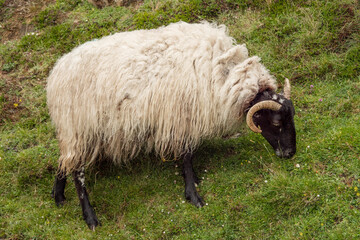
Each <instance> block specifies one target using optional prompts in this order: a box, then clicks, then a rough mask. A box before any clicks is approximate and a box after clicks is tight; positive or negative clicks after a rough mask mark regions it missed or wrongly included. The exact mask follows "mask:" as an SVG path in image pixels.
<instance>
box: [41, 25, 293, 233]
mask: <svg viewBox="0 0 360 240" xmlns="http://www.w3.org/2000/svg"><path fill="white" fill-rule="evenodd" d="M276 89H277V84H276V80H275V79H274V77H273V76H272V75H271V74H270V73H269V71H268V70H267V69H266V68H265V67H264V66H263V65H262V64H261V63H260V58H259V57H257V56H252V57H249V56H248V50H247V48H246V46H245V44H242V45H238V44H236V41H235V40H234V39H233V38H232V37H230V36H229V35H228V33H227V28H226V26H224V25H216V24H211V23H208V22H202V23H197V24H189V23H185V22H178V23H173V24H170V25H168V26H163V27H160V28H158V29H152V30H136V31H131V32H121V33H116V34H113V35H110V36H106V37H103V38H101V39H99V40H93V41H89V42H86V43H84V44H82V45H80V46H78V47H76V48H75V49H73V50H72V51H71V52H70V53H68V54H66V55H64V56H63V57H61V58H60V59H59V60H58V61H57V63H56V64H55V66H54V68H53V69H52V71H51V73H50V75H49V77H48V82H47V87H46V90H47V104H48V108H49V112H50V116H51V119H52V121H53V124H54V125H55V128H56V131H57V137H58V140H59V148H60V157H59V168H58V172H57V174H56V177H55V183H54V187H53V191H52V195H53V198H54V199H55V203H56V204H57V205H58V206H59V205H62V204H63V203H64V201H65V196H64V189H65V184H66V176H67V175H68V174H70V173H72V175H73V179H74V183H75V186H76V190H77V194H78V197H79V200H80V203H81V207H82V212H83V217H84V220H85V221H86V223H87V225H88V227H89V228H90V229H95V227H96V226H97V225H98V224H99V221H98V219H97V217H96V214H95V212H94V210H93V208H92V206H91V204H90V201H89V198H88V194H87V191H86V188H85V177H84V171H85V168H86V167H89V166H91V165H92V164H94V163H95V162H97V161H99V160H100V159H101V158H103V157H106V158H110V159H112V161H113V162H114V164H127V163H129V161H130V160H131V159H133V158H134V157H136V156H137V155H138V154H139V152H140V151H144V152H146V153H149V152H150V151H154V152H155V153H156V154H157V155H158V156H160V157H161V158H169V157H175V158H177V159H179V158H181V159H183V176H184V181H185V198H186V199H187V200H189V201H190V202H191V203H192V204H194V205H195V206H197V207H201V206H203V205H204V203H203V200H202V198H201V197H200V196H199V194H198V193H197V191H196V188H195V183H198V178H197V176H196V174H195V172H194V170H193V166H192V161H193V155H194V152H195V150H196V149H197V147H198V146H199V145H200V144H201V143H202V142H203V140H205V139H212V138H215V137H219V136H223V135H225V134H229V133H232V132H234V131H236V129H238V128H239V126H240V125H241V124H242V123H243V119H244V115H246V114H247V118H246V122H247V124H248V126H249V127H250V129H251V130H253V131H254V132H258V133H260V132H261V134H262V135H263V136H264V137H265V139H266V140H267V141H268V142H269V143H270V144H271V146H272V147H273V148H274V150H275V152H276V154H277V155H278V156H280V157H287V158H289V157H291V156H292V155H294V154H295V151H296V140H295V139H296V135H295V125H294V121H293V117H294V107H293V105H292V102H291V100H290V83H289V81H288V80H286V82H285V87H284V94H277V93H276V92H275V91H276ZM258 126H260V129H259V128H258Z"/></svg>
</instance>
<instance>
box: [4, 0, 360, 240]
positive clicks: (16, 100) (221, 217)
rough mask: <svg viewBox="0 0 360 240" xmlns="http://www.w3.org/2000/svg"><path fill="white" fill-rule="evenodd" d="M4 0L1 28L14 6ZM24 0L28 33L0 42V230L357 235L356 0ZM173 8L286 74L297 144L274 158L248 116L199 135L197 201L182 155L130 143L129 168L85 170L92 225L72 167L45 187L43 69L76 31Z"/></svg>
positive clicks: (10, 234) (88, 34) (172, 12)
mask: <svg viewBox="0 0 360 240" xmlns="http://www.w3.org/2000/svg"><path fill="white" fill-rule="evenodd" d="M0 6H2V7H5V8H7V5H6V2H4V1H0ZM1 11H2V12H3V13H6V15H4V16H5V17H1V18H0V20H1V22H0V25H1V26H2V27H1V28H0V32H2V31H3V30H4V28H6V27H8V26H10V25H11V24H13V23H12V22H11V21H12V20H11V19H12V17H14V16H13V14H16V12H15V11H11V9H10V8H9V9H5V10H1ZM32 11H33V12H34V11H35V12H36V14H35V15H34V16H32V17H31V18H30V19H27V21H28V22H30V23H31V25H32V26H33V27H34V34H28V35H25V36H22V37H19V38H15V39H13V40H11V41H8V42H3V43H2V44H1V45H0V70H1V74H0V173H1V174H0V186H1V187H0V239H359V238H360V232H359V225H360V74H359V72H360V69H359V66H360V52H359V51H360V31H359V30H360V29H359V26H360V19H359V16H360V14H359V11H360V8H359V4H358V2H357V1H355V0H344V1H335V0H327V1H321V0H315V1H296V0H292V1H291V0H287V1H285V0H284V1H280V0H279V1H260V0H254V1H231V0H223V1H199V0H187V1H168V0H162V1H160V0H158V1H157V0H155V1H148V0H145V1H144V3H143V4H140V5H136V6H132V7H128V8H125V7H119V6H110V7H106V8H103V9H101V10H100V9H95V8H94V7H93V6H92V5H90V4H89V3H88V2H87V1H69V0H59V1H56V2H55V1H51V2H49V4H48V5H46V7H44V8H41V9H37V10H32ZM178 20H184V21H189V22H198V21H201V20H208V21H216V22H218V23H223V24H226V25H227V26H228V27H229V31H230V34H231V35H232V36H234V37H235V38H236V40H237V41H238V42H239V43H246V44H247V47H248V48H249V51H250V54H251V55H258V56H260V57H261V58H262V60H263V63H264V64H265V66H267V67H268V68H269V69H270V70H271V72H272V73H273V74H274V75H275V76H276V77H277V78H278V80H279V82H280V83H281V82H283V78H284V77H288V78H289V79H291V81H292V100H293V102H294V105H295V108H296V115H295V123H296V128H297V143H298V145H297V147H298V151H297V153H296V155H295V156H294V157H293V158H292V159H280V158H277V157H276V156H275V154H274V153H273V150H272V149H271V147H270V145H269V144H268V143H267V142H266V141H265V140H264V139H263V138H262V137H261V136H260V135H257V134H254V133H250V131H248V130H241V131H242V132H243V135H242V136H241V137H239V138H237V139H215V140H211V141H207V142H205V143H204V144H203V145H202V146H201V147H200V149H199V150H198V151H197V156H196V161H195V168H196V170H197V172H198V175H199V177H200V178H201V179H202V183H201V184H200V186H199V192H200V194H201V195H202V196H203V198H204V200H205V202H206V203H207V204H208V205H207V206H205V207H204V208H201V209H197V208H195V207H193V206H192V205H190V204H188V203H187V202H185V199H184V193H183V191H184V189H183V180H182V176H181V174H180V173H181V168H180V167H179V166H177V165H180V163H179V162H171V161H170V162H165V163H162V162H161V161H160V159H159V158H158V157H156V156H140V157H139V158H138V159H136V160H135V161H134V162H133V163H132V164H131V165H130V166H129V167H127V168H126V167H123V168H121V167H115V166H113V165H111V164H109V163H102V164H99V165H98V166H95V168H93V169H92V170H91V171H89V172H88V173H87V181H88V191H89V193H90V200H91V202H92V204H93V205H94V207H95V210H96V212H97V215H98V217H99V219H100V221H101V223H102V226H101V227H98V228H97V229H96V232H92V231H90V230H89V229H88V228H87V226H86V224H85V222H83V220H82V216H81V208H80V206H79V204H78V199H77V196H76V191H75V187H74V185H73V183H72V181H71V180H69V183H68V185H67V188H66V191H65V194H66V197H67V202H66V204H65V205H64V206H63V207H61V208H58V207H56V206H55V203H54V201H53V200H52V199H51V197H50V192H51V188H52V184H53V180H54V173H55V170H56V166H57V158H58V157H59V150H58V142H57V140H56V136H55V131H54V128H53V126H52V124H51V120H50V118H49V115H48V112H47V107H46V97H45V90H44V86H45V84H46V77H47V75H48V73H49V71H50V70H51V68H52V66H53V65H54V64H55V62H56V60H57V59H58V58H59V57H60V56H61V55H62V54H64V53H66V52H68V51H70V50H71V49H72V48H74V47H75V46H77V45H79V44H81V43H83V42H86V41H88V40H91V39H94V38H100V37H101V36H104V35H108V34H111V33H114V32H118V31H128V30H134V29H139V28H154V27H158V26H161V25H164V24H168V23H170V22H175V21H178Z"/></svg>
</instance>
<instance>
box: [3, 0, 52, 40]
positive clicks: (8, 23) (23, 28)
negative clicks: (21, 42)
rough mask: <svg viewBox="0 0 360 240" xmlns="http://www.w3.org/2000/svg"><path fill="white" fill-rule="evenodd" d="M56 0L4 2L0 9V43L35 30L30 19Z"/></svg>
mask: <svg viewBox="0 0 360 240" xmlns="http://www.w3.org/2000/svg"><path fill="white" fill-rule="evenodd" d="M55 2H56V0H44V1H42V0H5V2H4V3H3V5H2V6H1V8H0V35H1V38H0V42H1V43H4V42H6V41H10V40H15V39H19V38H20V37H22V36H24V35H25V34H27V33H31V32H33V31H34V30H35V28H34V26H33V25H32V24H31V21H32V19H33V18H34V17H35V16H36V15H37V14H38V13H39V12H40V11H42V10H44V9H45V7H46V6H48V5H49V4H52V3H55Z"/></svg>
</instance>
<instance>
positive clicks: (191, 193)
mask: <svg viewBox="0 0 360 240" xmlns="http://www.w3.org/2000/svg"><path fill="white" fill-rule="evenodd" d="M183 175H184V180H185V198H186V199H187V200H189V201H190V202H191V203H192V204H194V205H195V206H196V207H202V206H204V203H203V201H202V199H201V197H200V195H199V193H198V192H197V191H196V187H195V183H197V184H198V183H199V179H198V178H197V176H196V175H195V172H194V169H193V165H192V154H191V153H186V154H185V155H184V164H183Z"/></svg>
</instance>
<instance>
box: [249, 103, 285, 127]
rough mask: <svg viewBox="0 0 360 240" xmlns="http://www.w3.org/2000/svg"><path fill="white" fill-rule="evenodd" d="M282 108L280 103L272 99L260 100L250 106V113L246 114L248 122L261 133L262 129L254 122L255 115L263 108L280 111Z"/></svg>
mask: <svg viewBox="0 0 360 240" xmlns="http://www.w3.org/2000/svg"><path fill="white" fill-rule="evenodd" d="M280 108H281V104H280V103H277V102H274V101H271V100H267V101H262V102H259V103H257V104H255V105H254V106H252V107H251V108H250V110H249V112H248V114H247V115H246V124H247V125H248V126H249V128H250V129H251V130H252V131H253V132H256V133H261V130H260V129H259V128H257V127H256V126H255V124H254V121H253V115H254V114H255V113H256V112H257V111H259V110H261V109H270V110H273V111H279V110H280Z"/></svg>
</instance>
